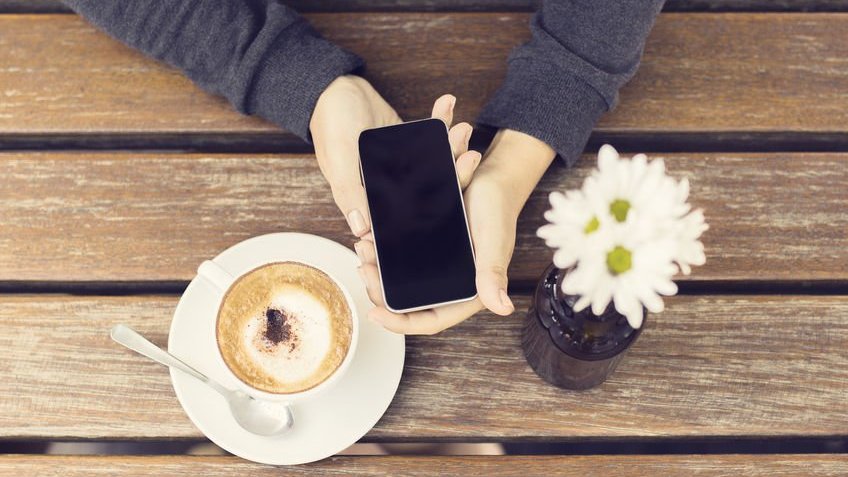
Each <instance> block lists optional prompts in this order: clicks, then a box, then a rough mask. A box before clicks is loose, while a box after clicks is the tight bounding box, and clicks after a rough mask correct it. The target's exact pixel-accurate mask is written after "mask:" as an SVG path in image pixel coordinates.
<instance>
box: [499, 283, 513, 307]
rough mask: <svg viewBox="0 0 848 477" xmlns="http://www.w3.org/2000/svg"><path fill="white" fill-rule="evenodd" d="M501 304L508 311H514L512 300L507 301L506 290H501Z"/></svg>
mask: <svg viewBox="0 0 848 477" xmlns="http://www.w3.org/2000/svg"><path fill="white" fill-rule="evenodd" d="M501 303H502V304H503V306H505V307H507V308H509V309H510V310H515V305H513V304H512V300H510V299H509V295H507V294H506V290H504V289H503V288H501Z"/></svg>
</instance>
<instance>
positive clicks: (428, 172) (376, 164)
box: [359, 119, 476, 311]
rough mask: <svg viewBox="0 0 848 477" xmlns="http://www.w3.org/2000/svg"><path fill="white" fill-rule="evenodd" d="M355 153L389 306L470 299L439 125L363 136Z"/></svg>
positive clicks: (465, 238)
mask: <svg viewBox="0 0 848 477" xmlns="http://www.w3.org/2000/svg"><path fill="white" fill-rule="evenodd" d="M359 155H360V164H361V166H362V167H361V170H362V180H363V184H364V185H365V192H366V195H367V196H368V208H369V211H370V213H371V228H372V232H373V234H374V243H375V246H376V248H377V261H378V262H379V269H380V278H381V280H382V283H383V292H384V297H385V299H386V305H388V308H389V309H392V310H396V311H397V310H408V309H410V308H419V307H426V306H428V305H435V304H440V303H446V302H451V301H458V300H462V299H467V298H471V297H473V296H474V295H475V294H476V286H475V282H474V277H475V268H474V254H473V251H472V245H471V239H470V236H469V233H468V224H467V222H466V219H465V210H464V208H463V203H462V194H461V191H460V189H459V183H458V181H457V178H456V169H455V166H454V160H453V154H452V152H451V147H450V143H449V142H448V134H447V128H446V127H445V123H444V122H442V121H441V120H439V119H425V120H422V121H413V122H409V123H404V124H398V125H396V126H388V127H384V128H377V129H369V130H366V131H363V132H362V134H361V135H360V136H359Z"/></svg>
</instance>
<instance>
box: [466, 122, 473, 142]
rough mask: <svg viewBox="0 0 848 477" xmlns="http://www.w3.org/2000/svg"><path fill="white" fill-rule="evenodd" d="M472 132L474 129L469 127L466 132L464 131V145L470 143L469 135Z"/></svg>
mask: <svg viewBox="0 0 848 477" xmlns="http://www.w3.org/2000/svg"><path fill="white" fill-rule="evenodd" d="M472 132H474V128H473V127H471V125H469V126H468V130H466V131H465V139H464V141H465V144H468V142H469V141H471V133H472Z"/></svg>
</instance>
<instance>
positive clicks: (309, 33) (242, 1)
mask: <svg viewBox="0 0 848 477" xmlns="http://www.w3.org/2000/svg"><path fill="white" fill-rule="evenodd" d="M65 3H67V4H68V5H69V6H70V7H71V8H73V9H74V10H75V11H76V12H78V13H79V14H81V15H82V16H84V17H85V18H86V19H88V20H89V21H91V22H92V23H94V24H95V25H97V26H98V27H100V28H101V29H103V30H105V31H106V32H107V33H109V34H111V35H112V36H114V37H116V38H117V39H119V40H121V41H123V42H124V43H126V44H128V45H130V46H132V47H134V48H138V49H139V50H141V51H143V52H145V53H147V54H148V55H151V56H153V57H154V58H157V59H159V60H162V61H165V62H166V63H168V64H170V65H172V66H175V67H177V68H179V69H181V70H183V71H184V72H185V73H186V74H187V75H188V77H189V78H191V79H192V80H193V81H194V82H195V83H197V84H198V85H200V86H201V87H203V88H204V89H206V90H208V91H211V92H213V93H216V94H221V95H223V96H225V97H226V98H227V99H228V100H229V101H230V103H232V104H233V106H234V107H235V108H236V109H238V110H239V111H241V112H243V113H246V114H255V115H258V116H261V117H264V118H266V119H269V120H270V121H272V122H274V123H276V124H278V125H280V126H282V127H283V128H285V129H287V130H288V131H291V132H293V133H294V134H297V135H298V136H300V137H301V138H303V139H304V140H308V138H309V121H310V118H311V116H312V110H313V109H314V108H315V103H316V102H317V100H318V96H319V95H320V94H321V92H322V91H323V90H324V89H325V88H326V87H327V85H328V84H330V82H332V81H333V79H335V78H336V77H338V76H340V75H343V74H346V73H349V72H351V71H353V70H355V69H357V68H359V67H360V66H362V60H361V59H360V58H358V57H357V56H355V55H353V54H352V53H349V52H347V51H345V50H342V49H341V48H339V47H338V46H336V45H333V44H332V43H330V42H329V41H327V40H325V39H323V38H322V37H321V36H320V35H319V34H318V33H317V32H316V31H315V30H314V29H313V28H312V27H311V26H310V25H309V24H308V23H307V22H306V21H305V20H304V19H303V18H302V17H300V16H299V15H298V14H297V13H296V12H294V11H293V10H292V9H290V8H288V7H286V6H284V5H282V4H280V3H279V2H278V1H277V0H66V2H65Z"/></svg>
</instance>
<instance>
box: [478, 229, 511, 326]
mask: <svg viewBox="0 0 848 477" xmlns="http://www.w3.org/2000/svg"><path fill="white" fill-rule="evenodd" d="M475 243H477V242H475ZM479 248H481V249H482V250H478V251H477V276H476V280H475V282H476V284H477V295H478V296H479V297H480V301H481V302H482V303H483V306H485V307H486V308H488V309H489V311H491V312H492V313H495V314H497V315H501V316H507V315H510V314H512V312H513V311H515V305H513V303H512V300H511V299H510V298H509V294H507V283H508V280H507V275H506V264H503V262H501V261H500V259H492V258H489V252H488V250H487V249H488V246H485V245H484V246H481V247H479ZM507 264H508V260H507Z"/></svg>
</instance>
